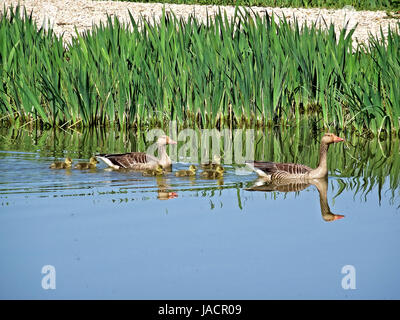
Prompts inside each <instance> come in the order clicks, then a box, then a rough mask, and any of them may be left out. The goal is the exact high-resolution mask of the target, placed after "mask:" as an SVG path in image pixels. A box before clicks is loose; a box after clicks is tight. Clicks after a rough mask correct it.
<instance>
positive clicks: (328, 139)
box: [321, 132, 344, 145]
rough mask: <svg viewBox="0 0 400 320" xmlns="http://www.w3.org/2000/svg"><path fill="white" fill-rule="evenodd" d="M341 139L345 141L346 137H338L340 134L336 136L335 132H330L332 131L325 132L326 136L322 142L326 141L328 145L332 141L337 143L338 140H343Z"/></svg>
mask: <svg viewBox="0 0 400 320" xmlns="http://www.w3.org/2000/svg"><path fill="white" fill-rule="evenodd" d="M341 141H344V139H343V138H340V137H338V136H336V135H334V134H333V133H330V132H328V133H325V134H324V136H323V137H322V140H321V142H322V143H325V144H328V145H329V144H331V143H336V142H341Z"/></svg>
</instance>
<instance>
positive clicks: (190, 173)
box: [175, 164, 197, 177]
mask: <svg viewBox="0 0 400 320" xmlns="http://www.w3.org/2000/svg"><path fill="white" fill-rule="evenodd" d="M196 170H197V169H196V166H194V165H193V164H192V165H190V167H189V170H179V171H177V172H175V175H176V176H177V177H190V176H195V175H196Z"/></svg>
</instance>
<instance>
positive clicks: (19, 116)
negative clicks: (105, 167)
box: [0, 7, 400, 134]
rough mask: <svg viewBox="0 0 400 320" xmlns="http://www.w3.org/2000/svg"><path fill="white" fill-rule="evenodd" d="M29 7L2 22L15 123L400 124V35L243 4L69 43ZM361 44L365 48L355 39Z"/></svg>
mask: <svg viewBox="0 0 400 320" xmlns="http://www.w3.org/2000/svg"><path fill="white" fill-rule="evenodd" d="M20 10H21V9H20V8H19V7H17V8H15V10H13V9H12V8H11V9H10V10H8V12H7V15H3V16H2V17H1V20H0V81H1V87H0V115H1V119H2V122H3V123H4V122H6V123H8V124H11V125H14V126H20V125H26V124H27V123H31V124H40V125H46V126H59V127H63V128H67V127H94V126H106V127H108V126H118V127H132V126H133V127H136V128H144V127H148V126H154V125H162V124H165V123H168V122H169V121H172V120H176V121H178V122H179V123H180V124H181V125H186V126H193V125H198V126H200V127H210V128H211V127H217V128H221V127H225V126H226V127H244V126H246V127H249V126H250V127H254V126H258V127H266V126H267V127H268V126H274V125H299V123H300V122H301V121H303V120H306V121H308V122H309V123H310V125H311V126H312V127H316V128H332V129H345V128H347V129H351V130H356V131H358V132H365V131H366V132H371V133H373V134H379V133H380V132H381V131H385V132H391V131H393V132H399V131H400V128H399V119H400V99H399V97H400V91H399V90H400V89H399V86H398V85H397V81H396V75H398V74H399V70H400V46H399V42H400V35H399V33H398V32H397V31H394V30H390V32H389V35H388V36H387V37H384V38H383V39H382V40H379V39H378V38H376V37H372V36H371V39H370V42H369V45H368V46H366V45H355V44H354V43H353V41H352V39H351V35H352V33H353V32H354V30H348V29H347V28H345V29H343V30H342V31H341V32H340V34H337V33H336V32H335V30H334V27H333V25H330V26H327V29H326V30H321V29H319V28H317V27H316V26H311V27H307V26H302V27H300V26H299V25H298V23H297V22H296V23H294V24H292V25H291V24H289V22H287V21H286V20H285V19H282V20H280V21H275V19H274V18H272V17H270V16H268V15H264V16H259V15H256V16H253V15H252V14H251V13H250V12H247V11H245V10H242V9H239V8H237V10H236V12H235V15H234V16H233V17H232V18H228V17H227V16H226V14H224V13H222V12H220V13H219V14H217V15H216V16H215V18H213V19H212V18H210V17H208V18H207V20H206V22H205V23H201V22H200V20H198V19H197V18H196V17H193V16H191V17H189V18H188V19H187V20H183V19H178V18H177V17H176V16H175V15H174V14H166V13H165V12H163V15H162V18H161V20H160V21H155V20H146V19H141V20H140V21H135V20H134V19H133V18H132V16H131V21H130V24H129V26H128V25H124V24H122V23H121V22H120V21H118V19H116V18H114V19H113V18H111V17H109V18H108V21H107V22H106V23H104V24H100V25H99V26H93V28H92V29H91V30H89V31H87V32H85V33H84V34H81V35H79V34H78V33H77V34H76V37H74V38H73V40H72V43H70V44H65V43H63V41H62V39H60V38H57V37H56V36H55V35H54V33H53V31H52V30H51V29H50V30H49V31H46V32H45V31H44V30H43V29H39V30H38V31H37V26H36V24H35V23H34V21H33V20H32V18H31V17H30V16H28V15H26V13H25V17H24V18H23V19H22V18H21V17H20V16H21V12H20ZM353 47H354V48H353Z"/></svg>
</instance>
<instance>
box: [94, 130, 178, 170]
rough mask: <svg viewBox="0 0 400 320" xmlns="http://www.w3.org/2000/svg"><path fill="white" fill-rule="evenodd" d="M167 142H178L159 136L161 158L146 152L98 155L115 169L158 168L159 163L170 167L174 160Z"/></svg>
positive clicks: (158, 143)
mask: <svg viewBox="0 0 400 320" xmlns="http://www.w3.org/2000/svg"><path fill="white" fill-rule="evenodd" d="M167 144H176V142H175V141H174V140H172V139H171V138H169V137H167V136H161V137H159V138H158V140H157V147H158V154H159V156H160V158H159V159H158V158H156V157H154V156H152V155H149V154H146V153H145V152H129V153H120V154H99V155H97V156H96V157H97V158H99V159H100V160H102V161H103V162H105V163H106V164H107V165H108V166H109V167H111V168H113V169H121V168H125V169H133V170H147V169H150V170H151V169H156V168H157V166H158V165H160V166H161V167H162V168H169V167H170V166H171V165H172V161H171V159H170V157H169V156H168V154H167V151H166V145H167Z"/></svg>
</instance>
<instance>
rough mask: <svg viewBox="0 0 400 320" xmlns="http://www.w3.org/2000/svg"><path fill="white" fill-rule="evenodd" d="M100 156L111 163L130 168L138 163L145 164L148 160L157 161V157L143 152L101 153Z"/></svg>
mask: <svg viewBox="0 0 400 320" xmlns="http://www.w3.org/2000/svg"><path fill="white" fill-rule="evenodd" d="M100 156H101V157H104V158H107V159H108V160H110V161H111V163H112V164H114V165H117V166H120V167H122V168H132V167H134V166H136V165H138V164H147V163H149V162H152V161H154V162H158V159H157V158H155V157H153V156H150V155H148V154H146V153H144V152H129V153H119V154H101V155H100Z"/></svg>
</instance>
